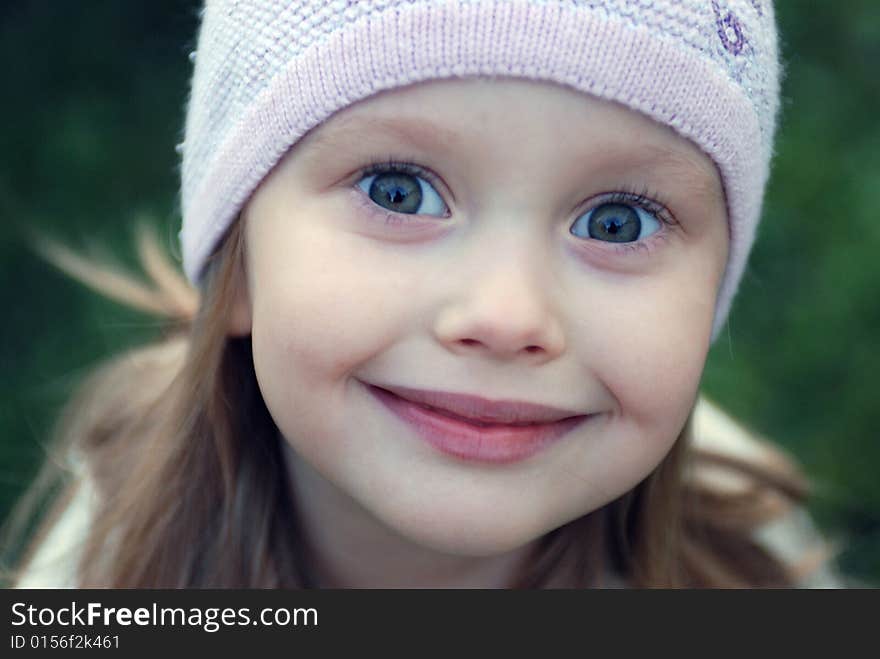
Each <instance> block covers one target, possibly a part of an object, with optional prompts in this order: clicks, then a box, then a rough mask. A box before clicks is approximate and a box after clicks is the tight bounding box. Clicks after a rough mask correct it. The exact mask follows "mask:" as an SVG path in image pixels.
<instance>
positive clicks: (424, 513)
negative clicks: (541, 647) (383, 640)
mask: <svg viewBox="0 0 880 659" xmlns="http://www.w3.org/2000/svg"><path fill="white" fill-rule="evenodd" d="M194 60H195V73H194V77H193V85H192V92H191V96H190V100H189V105H188V114H187V120H186V131H185V139H184V141H183V143H182V145H181V150H182V155H183V168H182V197H183V227H182V231H181V242H182V252H183V266H184V269H185V272H186V275H187V278H188V280H189V282H190V283H191V284H192V286H193V288H189V286H188V285H187V284H186V283H185V282H183V281H182V280H181V279H180V277H179V276H177V275H176V273H175V272H174V270H173V268H171V267H170V266H169V265H168V264H167V262H165V261H164V260H163V258H162V257H161V255H160V254H158V252H156V250H155V248H154V245H153V243H152V242H150V241H142V243H141V245H142V254H143V258H144V264H145V267H146V269H147V271H148V272H149V273H150V274H151V276H152V279H153V280H154V282H153V283H154V287H141V288H138V287H137V286H136V285H135V284H134V283H131V282H127V283H126V282H124V281H120V280H118V278H111V277H110V275H109V274H107V273H105V274H104V276H103V277H102V276H101V270H100V269H99V268H96V267H94V266H89V265H88V264H86V263H84V262H83V261H82V260H80V259H78V258H77V257H76V256H75V255H72V254H70V253H69V252H67V251H66V250H63V249H61V248H59V247H57V246H54V247H52V246H50V247H48V248H47V249H49V256H50V258H52V259H53V260H54V261H55V262H57V263H58V264H59V265H61V266H62V267H63V268H65V269H67V270H68V271H69V272H71V273H73V274H75V275H77V276H79V277H80V278H82V279H85V280H87V281H89V282H90V283H92V284H93V285H95V286H97V287H98V288H101V289H102V290H105V291H106V292H108V293H110V294H114V295H117V296H119V297H121V298H124V299H127V300H129V301H131V302H132V303H134V304H139V305H140V306H141V307H142V308H145V309H148V310H151V311H154V312H158V313H164V314H167V315H170V316H172V317H175V318H178V319H180V320H182V321H184V322H183V323H182V324H181V325H180V327H179V331H176V332H172V333H171V334H170V335H169V336H168V337H166V338H165V339H164V340H163V341H162V342H161V343H159V344H157V345H154V346H150V347H147V348H144V349H139V350H134V351H132V352H131V353H128V354H126V355H123V356H122V357H119V358H117V359H115V360H114V361H112V362H110V363H109V364H107V365H106V366H104V367H102V368H101V369H100V370H99V371H97V372H96V373H95V374H94V375H93V376H92V377H91V378H90V379H89V380H88V381H86V382H85V383H84V385H83V387H82V390H81V391H80V392H79V394H78V396H77V397H76V398H74V400H73V401H72V402H71V404H70V407H69V410H68V412H67V413H66V415H65V416H63V417H62V420H61V422H60V428H61V432H62V434H63V438H62V440H61V442H62V447H64V450H65V451H66V452H65V453H64V455H65V456H66V458H67V459H68V460H69V461H70V467H71V471H72V473H73V478H72V479H70V481H69V483H70V484H69V486H68V487H67V489H66V490H65V494H64V495H63V496H61V497H60V498H59V502H58V504H57V505H56V507H55V511H54V513H53V514H50V515H49V516H48V518H47V520H46V522H45V523H44V525H43V529H42V530H41V531H40V532H38V533H37V534H36V537H35V540H34V542H33V543H32V548H31V551H30V552H28V553H27V555H26V556H25V559H24V560H23V562H22V566H23V568H24V571H23V574H21V575H20V576H19V578H18V579H17V583H18V585H24V586H27V585H75V586H87V587H101V586H111V587H149V588H162V587H397V586H436V587H444V586H446V587H450V586H451V587H520V588H536V587H620V586H624V587H640V586H660V587H689V586H740V587H745V586H791V585H798V584H803V583H806V581H804V579H805V578H806V577H807V576H808V572H809V570H810V569H811V567H813V566H814V565H815V564H816V561H815V560H813V559H814V558H815V555H813V554H803V553H801V554H799V555H798V556H795V557H792V556H791V555H790V550H791V548H792V545H791V543H787V544H786V542H785V541H784V537H783V536H784V534H785V533H789V532H791V531H792V530H794V531H798V530H799V529H801V528H805V527H803V526H798V525H797V524H795V525H794V526H792V523H791V519H794V518H792V517H790V516H786V515H784V514H785V513H786V511H787V510H788V509H789V508H790V507H791V505H792V504H793V503H797V502H800V501H802V500H803V498H804V496H805V493H806V491H805V487H804V483H803V479H802V478H801V477H800V476H799V474H798V472H797V470H796V469H795V468H794V467H793V466H792V465H791V463H790V462H789V461H788V460H787V459H786V458H784V457H783V456H781V455H780V454H779V453H778V452H776V451H774V450H772V449H770V448H769V446H768V445H767V444H765V443H763V442H760V441H758V440H755V439H750V438H748V437H747V436H746V435H745V433H744V431H742V430H741V429H740V428H738V427H737V426H736V425H733V424H732V422H731V421H730V420H729V419H727V417H725V416H724V415H723V414H722V413H721V412H720V411H719V410H718V409H717V408H715V407H713V406H711V405H710V404H709V403H707V402H706V401H705V400H703V399H701V398H699V396H698V389H699V384H700V377H701V374H702V369H703V366H704V363H705V358H706V355H707V351H708V348H709V345H710V343H711V341H712V340H714V339H715V338H716V337H717V336H718V334H719V332H720V330H721V328H722V327H723V325H724V322H725V318H726V316H727V313H728V310H729V308H730V305H731V301H732V299H733V296H734V294H735V292H736V289H737V286H738V283H739V280H740V277H741V274H742V272H743V269H744V267H745V264H746V259H747V256H748V253H749V249H750V246H751V243H752V240H753V236H754V234H755V228H756V225H757V221H758V218H759V215H760V209H761V202H762V196H763V190H764V184H765V181H766V179H767V176H768V167H769V163H770V158H771V153H772V144H773V135H774V130H775V119H776V112H777V108H778V99H779V89H778V86H779V80H778V79H779V66H778V63H777V45H776V33H775V23H774V16H773V8H772V6H771V3H770V2H769V0H687V1H684V2H672V1H671V0H669V1H663V0H658V1H657V2H653V3H643V2H627V1H625V0H593V1H589V2H587V1H586V0H585V1H578V0H568V1H565V2H562V1H559V2H556V1H548V0H514V1H505V2H498V1H494V2H493V1H479V2H478V1H475V0H447V1H430V0H406V1H403V0H375V1H368V2H339V1H337V2H282V1H281V0H255V1H253V2H231V1H217V2H211V1H209V2H208V3H207V6H206V8H205V11H204V14H203V17H202V26H201V29H200V34H199V40H198V48H197V52H196V53H195V54H194ZM731 447H732V448H731ZM775 518H781V519H783V520H788V521H783V522H780V523H781V524H782V526H779V525H777V526H772V525H768V523H769V522H770V520H772V519H775ZM786 524H787V525H788V527H787V529H786V526H785V525H786ZM780 538H782V540H780ZM783 545H784V546H783Z"/></svg>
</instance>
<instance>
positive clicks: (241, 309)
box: [226, 265, 253, 337]
mask: <svg viewBox="0 0 880 659" xmlns="http://www.w3.org/2000/svg"><path fill="white" fill-rule="evenodd" d="M235 270H236V272H235V282H234V283H233V286H232V299H231V300H230V303H229V316H228V324H227V329H226V333H227V334H228V335H229V336H234V337H240V336H247V335H248V334H250V333H251V326H252V322H253V313H252V309H251V296H250V292H249V291H248V282H247V275H246V273H245V268H244V266H243V265H240V266H239V267H237V268H236V269H235Z"/></svg>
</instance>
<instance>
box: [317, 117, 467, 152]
mask: <svg viewBox="0 0 880 659" xmlns="http://www.w3.org/2000/svg"><path fill="white" fill-rule="evenodd" d="M365 134H366V137H365ZM370 134H375V135H379V134H381V136H382V137H383V138H387V137H396V138H398V139H400V140H402V141H404V142H407V143H409V144H413V145H415V146H417V147H419V148H422V149H424V150H433V149H443V150H449V151H451V150H454V149H455V148H457V146H459V145H461V143H462V137H461V136H460V135H459V134H457V133H456V132H455V131H452V130H449V129H447V128H442V127H440V126H437V125H435V124H431V123H428V122H425V121H424V120H417V121H413V120H407V119H403V118H400V117H370V116H360V115H354V116H348V117H340V118H339V120H338V122H337V123H336V124H335V125H334V126H332V127H331V126H328V127H327V130H325V131H319V132H318V133H316V134H315V135H314V138H313V140H312V142H311V144H310V145H309V147H308V148H309V150H312V149H314V150H316V151H325V150H327V149H334V148H341V147H344V146H346V145H349V144H351V143H352V142H362V141H364V140H365V139H369V135H370Z"/></svg>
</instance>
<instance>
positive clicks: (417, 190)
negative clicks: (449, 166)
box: [357, 163, 447, 216]
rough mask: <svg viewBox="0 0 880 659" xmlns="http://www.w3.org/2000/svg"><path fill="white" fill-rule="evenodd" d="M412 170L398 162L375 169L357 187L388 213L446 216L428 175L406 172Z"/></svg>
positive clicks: (441, 200)
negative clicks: (427, 178)
mask: <svg viewBox="0 0 880 659" xmlns="http://www.w3.org/2000/svg"><path fill="white" fill-rule="evenodd" d="M380 168H381V169H380ZM410 169H411V167H409V166H406V165H403V164H395V163H390V164H388V165H381V166H376V168H375V169H373V170H372V171H369V170H368V171H367V172H364V178H362V179H361V180H360V181H359V182H358V184H357V185H358V187H359V188H360V189H361V190H363V191H364V192H366V193H367V195H368V196H369V197H370V199H371V200H372V201H373V202H374V203H376V204H377V205H379V206H381V207H382V208H384V209H385V210H389V211H393V212H395V213H404V214H411V215H412V214H426V215H438V216H444V215H446V213H447V208H446V204H445V203H444V202H443V199H442V198H441V197H440V195H439V193H438V192H437V191H436V190H435V189H434V187H433V186H432V185H431V184H430V183H429V182H428V181H427V180H426V175H424V174H423V175H421V176H420V175H418V174H417V173H416V172H413V171H407V170H410ZM420 173H421V172H420Z"/></svg>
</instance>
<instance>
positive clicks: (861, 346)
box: [0, 0, 880, 584]
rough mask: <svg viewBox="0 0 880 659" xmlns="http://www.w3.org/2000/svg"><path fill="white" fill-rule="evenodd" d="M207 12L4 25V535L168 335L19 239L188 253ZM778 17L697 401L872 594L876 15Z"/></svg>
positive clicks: (50, 5) (879, 577) (117, 9)
mask: <svg viewBox="0 0 880 659" xmlns="http://www.w3.org/2000/svg"><path fill="white" fill-rule="evenodd" d="M197 15H198V3H197V2H192V1H190V2H183V1H181V0H151V1H150V2H123V1H122V0H110V1H104V2H99V1H97V0H93V1H89V2H54V1H52V0H43V1H31V2H14V3H3V5H2V7H0V58H2V59H0V61H2V62H3V68H4V69H5V72H4V73H5V75H4V80H5V85H4V87H5V89H4V102H3V103H2V104H0V153H2V154H3V157H2V162H0V217H2V225H0V249H2V259H0V282H2V293H0V294H2V296H3V297H2V309H3V312H4V314H3V315H4V317H5V319H6V320H5V321H4V322H3V323H2V326H0V339H2V340H0V365H2V369H3V376H2V378H0V387H2V391H0V518H5V517H6V515H7V513H8V512H9V510H10V509H11V507H12V505H13V503H14V501H15V500H16V499H17V497H18V496H19V495H20V494H21V492H22V491H23V489H24V488H25V487H26V486H27V484H28V483H29V482H30V480H31V479H32V478H33V476H34V474H35V472H36V469H37V466H38V464H39V463H40V461H41V460H42V458H43V456H44V446H45V443H46V441H47V438H48V435H49V431H50V429H51V426H52V423H53V421H54V418H55V416H56V414H57V412H58V410H59V408H60V406H61V404H62V403H63V401H64V400H65V398H66V397H67V396H68V395H69V393H70V391H71V389H72V388H73V387H74V386H75V384H76V383H77V382H78V381H79V380H80V378H81V377H82V376H83V375H84V374H85V373H86V372H88V370H89V368H90V367H91V365H92V364H94V363H95V362H96V361H97V360H99V359H101V358H103V357H106V356H108V355H110V354H113V353H115V352H118V351H120V350H122V349H123V348H125V347H126V346H129V345H132V344H137V343H141V342H143V341H146V340H149V339H150V338H152V337H155V336H156V335H157V330H158V328H159V324H158V323H157V321H155V320H154V319H152V318H149V317H147V316H144V315H141V314H138V313H134V312H132V311H130V310H127V309H125V308H122V307H120V306H118V305H116V304H114V303H111V302H108V301H105V300H103V299H102V298H100V297H99V296H97V295H95V294H93V293H91V292H89V291H88V290H87V289H85V288H84V287H83V286H81V285H79V284H77V283H75V282H73V281H71V280H69V279H67V278H65V276H63V275H61V274H60V273H58V272H57V271H55V270H54V269H53V268H52V267H51V266H49V265H47V264H46V263H44V262H43V261H41V260H40V259H38V258H37V257H35V256H34V254H33V253H31V252H29V251H28V249H26V248H25V245H24V241H23V236H22V234H21V232H20V231H19V230H18V228H17V227H18V226H19V225H21V224H25V225H28V226H36V227H40V228H43V229H45V230H47V231H49V232H50V233H51V234H52V235H54V236H56V237H58V238H60V239H62V240H63V241H65V242H66V243H67V244H69V245H71V246H73V247H75V248H78V249H82V250H85V251H86V252H87V253H89V254H94V255H95V256H98V257H101V258H109V259H111V260H113V261H115V262H118V263H120V264H133V263H134V248H133V237H134V234H133V232H132V223H133V221H134V220H136V219H138V218H141V217H146V218H151V219H152V220H153V221H154V223H155V224H156V226H157V227H158V228H159V230H160V235H161V236H162V239H163V243H164V244H165V245H166V246H168V247H169V248H170V249H173V250H176V244H175V241H176V232H177V229H178V227H179V222H180V211H179V202H178V198H177V182H178V159H177V154H176V153H175V151H174V145H175V144H176V143H177V142H178V141H179V139H180V135H181V130H182V122H183V109H184V104H185V100H186V94H187V85H188V76H189V72H190V66H191V65H190V62H189V60H188V54H189V52H190V51H191V50H193V47H194V41H195V29H196V26H197ZM777 18H778V21H779V24H780V28H781V32H782V52H783V57H784V61H785V64H786V69H787V76H786V79H785V82H784V88H783V95H784V100H783V114H782V123H781V132H780V135H779V141H778V147H777V153H778V155H777V158H776V161H775V165H774V170H773V177H772V180H771V183H770V187H769V190H768V195H767V201H766V204H765V212H764V221H763V223H762V225H761V227H760V229H759V235H758V241H757V243H756V246H755V249H754V252H753V254H752V258H751V261H750V267H749V269H748V271H747V273H746V276H745V277H744V279H743V282H742V286H741V288H740V292H739V295H738V297H737V299H736V302H735V305H734V309H733V313H732V314H731V317H730V323H729V328H728V330H727V331H726V332H725V333H724V334H723V335H722V337H721V338H720V339H719V340H718V341H717V342H716V344H715V345H714V347H713V349H712V352H711V354H710V358H709V365H708V367H707V371H706V375H705V378H704V390H705V391H706V392H707V394H709V395H710V396H711V397H713V398H715V399H716V400H717V401H719V402H720V403H721V404H722V405H723V406H724V407H725V408H727V409H728V410H729V411H730V412H731V413H732V414H733V415H734V416H736V417H738V418H740V419H742V420H743V421H744V422H745V423H746V424H747V425H748V426H749V427H751V428H753V429H754V430H756V431H758V432H760V433H761V434H763V435H765V436H767V437H769V438H771V439H773V440H774V441H776V442H778V443H779V444H781V445H782V446H784V447H785V448H786V449H788V450H789V451H790V452H792V453H793V454H795V455H796V456H797V457H798V458H799V459H800V460H801V461H802V463H803V465H804V466H805V469H806V471H807V473H808V474H809V475H810V477H811V478H812V479H813V481H814V483H815V488H816V489H815V496H814V497H813V499H812V501H811V504H810V507H811V511H812V512H813V514H814V516H815V518H816V519H817V521H818V523H819V525H820V526H821V528H823V529H824V530H825V531H826V532H827V533H828V534H829V535H831V536H832V537H833V538H836V539H839V540H841V541H843V543H844V550H843V552H842V554H841V555H840V557H839V560H838V569H839V570H840V571H841V572H842V573H843V574H845V575H847V576H848V577H850V578H852V579H853V580H854V583H861V584H880V441H878V440H880V436H878V435H880V433H878V427H880V404H878V395H877V394H878V390H880V387H878V384H877V382H878V374H880V352H878V350H877V348H878V340H877V336H878V332H880V295H878V292H880V268H878V267H877V263H878V260H880V254H878V249H880V210H878V209H880V202H878V193H880V120H878V116H880V82H878V81H880V78H878V76H877V67H878V65H880V3H878V2H876V0H847V1H846V2H843V3H839V2H836V3H828V2H821V3H820V2H805V1H803V2H802V1H798V0H785V1H783V2H777ZM96 246H97V247H96ZM132 267H133V266H132Z"/></svg>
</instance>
